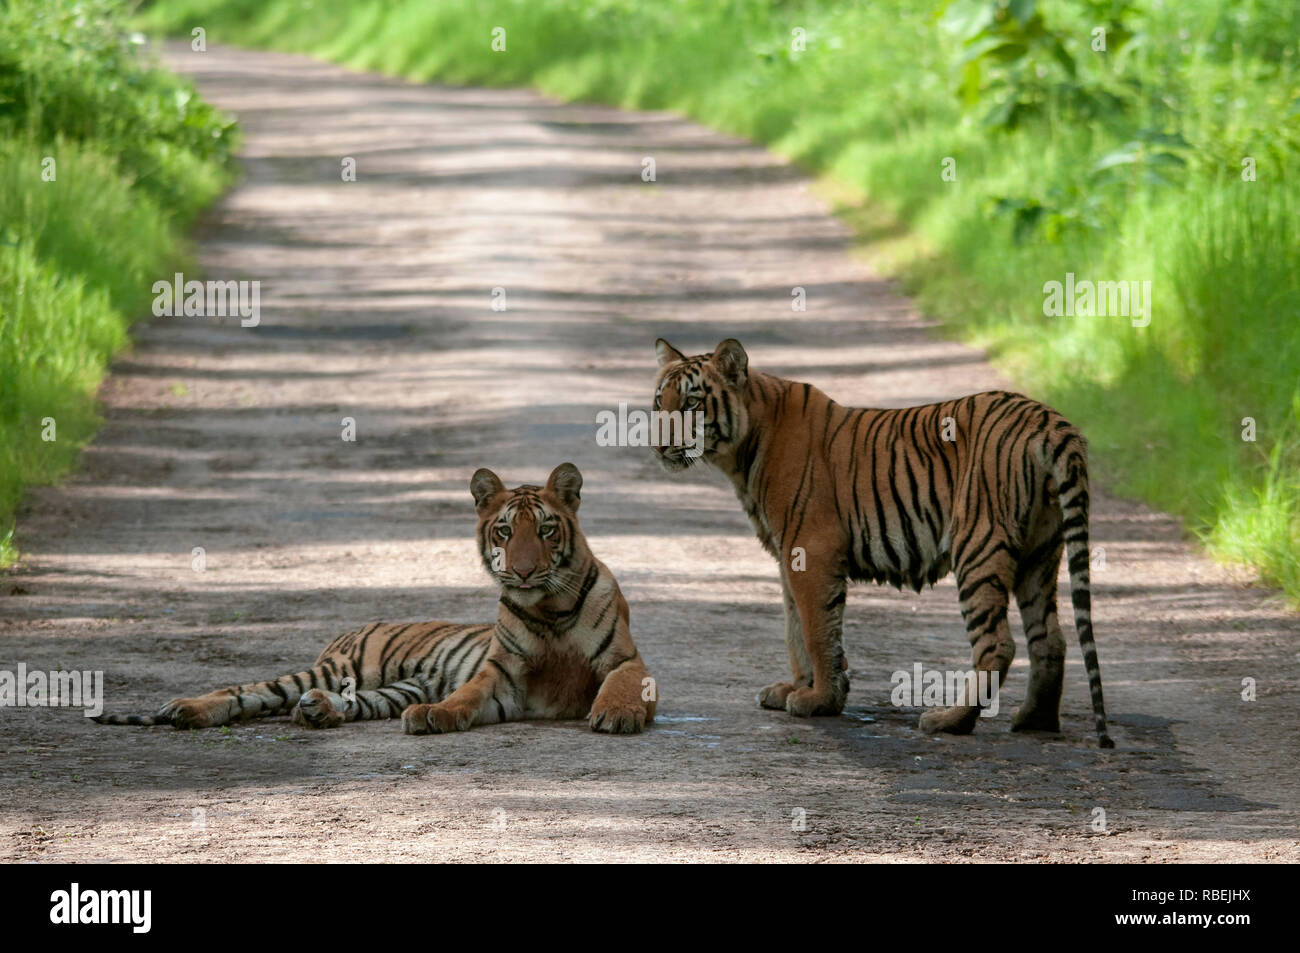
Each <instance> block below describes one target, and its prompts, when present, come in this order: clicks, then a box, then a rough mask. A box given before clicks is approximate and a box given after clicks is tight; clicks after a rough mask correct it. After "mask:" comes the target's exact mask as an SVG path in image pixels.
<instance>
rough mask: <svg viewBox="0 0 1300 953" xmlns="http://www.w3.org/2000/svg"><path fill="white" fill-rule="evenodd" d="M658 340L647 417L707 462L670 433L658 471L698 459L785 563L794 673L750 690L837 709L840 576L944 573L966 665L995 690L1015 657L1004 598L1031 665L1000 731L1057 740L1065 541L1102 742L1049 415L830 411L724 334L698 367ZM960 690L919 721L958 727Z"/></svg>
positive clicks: (808, 710) (1074, 450)
mask: <svg viewBox="0 0 1300 953" xmlns="http://www.w3.org/2000/svg"><path fill="white" fill-rule="evenodd" d="M655 347H656V352H657V354H658V358H659V372H658V375H657V377H656V382H655V393H654V409H655V410H657V411H661V412H667V413H670V414H671V413H672V412H673V411H680V412H682V416H683V418H686V419H691V418H693V419H697V420H702V426H703V428H704V437H703V441H702V450H703V452H702V453H697V452H696V451H695V450H694V449H692V448H688V447H686V446H685V444H684V441H683V438H685V436H686V434H684V433H682V432H681V431H679V434H678V440H677V441H675V442H669V441H667V440H664V441H663V442H662V443H659V444H658V445H656V446H655V451H656V453H657V454H658V456H659V460H660V462H661V463H662V464H663V466H664V467H665V468H666V469H668V470H670V471H679V470H683V469H685V468H687V467H689V466H691V465H692V464H694V463H696V462H698V461H699V460H703V461H704V462H706V463H708V464H710V465H711V466H713V467H714V468H715V469H717V470H719V471H721V472H722V473H723V474H724V475H725V476H726V477H727V478H728V479H729V480H730V481H731V483H732V486H733V487H734V488H735V491H736V495H737V496H738V497H739V498H740V502H741V504H742V505H743V506H744V508H745V512H746V514H747V515H748V516H749V519H750V522H751V523H752V524H753V526H754V529H755V530H756V532H757V533H758V538H759V541H760V542H762V544H763V546H764V547H765V548H766V549H767V551H768V552H769V553H771V554H772V555H773V556H774V557H776V560H777V562H778V564H779V565H780V567H781V588H782V592H783V594H784V602H785V639H786V646H787V649H788V650H789V655H790V670H791V673H792V676H793V677H792V679H791V680H790V681H788V682H785V681H782V682H777V683H775V684H773V685H768V686H767V687H766V688H763V689H762V690H761V691H760V692H759V695H758V702H759V704H760V705H762V706H763V707H764V708H778V709H779V708H784V709H785V710H786V711H788V712H790V713H791V714H793V715H802V716H808V715H835V714H839V713H840V712H841V711H842V710H843V708H844V702H845V698H846V696H847V695H848V690H849V679H848V672H847V670H846V666H845V660H844V649H843V646H842V644H841V623H842V621H843V617H844V598H845V587H846V584H847V582H848V581H850V580H853V581H859V580H872V581H875V582H888V583H890V584H892V585H894V586H897V587H899V588H902V586H903V585H908V586H911V587H913V588H915V589H916V590H917V591H918V592H919V591H920V589H921V587H922V585H924V584H930V585H933V584H934V582H935V580H937V579H938V578H939V577H941V576H944V575H946V574H947V573H948V572H949V571H950V570H952V571H954V572H955V573H956V576H957V586H958V591H959V595H960V599H961V611H962V617H963V619H964V620H965V623H966V630H967V634H968V636H969V637H970V642H971V647H972V655H973V658H974V664H975V669H976V671H977V672H979V671H985V672H988V673H989V675H988V676H987V677H989V678H990V679H991V678H992V673H993V672H997V674H998V681H997V685H998V686H1001V684H1002V682H1003V681H1005V679H1006V674H1007V669H1008V667H1009V666H1010V665H1011V660H1012V658H1013V656H1014V655H1015V642H1013V641H1012V638H1011V631H1010V626H1009V624H1008V622H1007V605H1008V600H1009V599H1010V596H1011V595H1012V594H1014V595H1015V597H1016V601H1017V603H1018V604H1019V606H1020V613H1021V616H1022V618H1023V620H1024V626H1025V635H1026V638H1027V640H1028V643H1029V661H1030V669H1029V691H1028V694H1027V697H1026V700H1025V704H1024V705H1023V706H1022V707H1021V708H1020V709H1019V711H1017V712H1016V714H1015V717H1014V719H1013V721H1012V726H1011V727H1012V730H1013V731H1014V730H1041V731H1052V732H1056V731H1059V730H1060V715H1059V711H1060V704H1061V689H1062V684H1063V681H1064V675H1065V638H1064V636H1062V634H1061V628H1060V625H1059V624H1058V622H1057V617H1056V574H1057V570H1058V568H1059V566H1060V562H1061V552H1062V549H1064V550H1065V551H1066V552H1067V553H1068V555H1069V563H1068V565H1069V571H1070V585H1071V590H1072V596H1073V603H1074V617H1075V626H1076V628H1077V629H1078V634H1079V645H1080V647H1081V648H1082V650H1083V660H1084V664H1085V665H1086V666H1087V670H1088V685H1089V688H1090V689H1091V691H1092V708H1093V712H1094V714H1095V716H1096V723H1097V739H1098V742H1099V743H1100V745H1101V747H1103V748H1111V747H1114V742H1112V741H1111V739H1110V736H1109V735H1108V734H1107V731H1106V711H1105V706H1104V704H1103V702H1102V693H1101V671H1100V668H1099V666H1098V662H1097V649H1096V646H1095V645H1094V644H1093V640H1092V622H1091V615H1090V611H1091V610H1090V606H1091V599H1090V591H1089V576H1088V568H1089V567H1088V471H1087V459H1086V444H1085V442H1084V439H1083V437H1082V436H1081V435H1080V434H1079V432H1078V431H1077V430H1076V429H1075V428H1074V427H1073V426H1071V425H1070V424H1069V423H1068V422H1067V421H1066V420H1065V419H1064V418H1062V417H1061V416H1060V414H1058V413H1056V411H1054V410H1052V409H1051V408H1050V407H1047V406H1045V405H1043V404H1041V403H1039V402H1037V401H1035V400H1031V399H1029V398H1028V397H1024V396H1021V395H1020V394H1011V393H1006V392H1004V391H991V392H988V393H983V394H973V395H971V396H969V397H960V398H957V399H955V400H948V401H943V402H941V403H937V404H926V405H924V406H920V407H907V408H903V409H898V410H875V409H866V408H853V407H843V406H841V405H839V404H837V403H835V401H833V400H831V399H830V398H829V397H827V396H826V395H825V394H824V393H822V392H821V391H820V390H818V389H817V388H816V387H813V386H812V385H811V384H803V383H797V382H795V381H790V380H785V379H784V378H780V377H776V376H774V375H771V374H763V373H761V372H759V371H755V370H750V368H749V359H748V356H747V355H746V353H745V349H744V347H742V346H741V344H740V342H739V341H737V340H735V339H728V340H726V341H723V342H722V343H721V344H719V345H718V346H717V348H716V349H715V350H714V351H713V353H712V354H700V355H696V356H695V357H687V356H686V355H684V354H682V353H681V352H680V351H678V350H677V349H676V348H674V347H673V346H672V345H671V344H669V343H668V342H667V341H665V340H663V339H662V338H661V339H659V341H657V342H656V346H655ZM698 414H702V415H703V416H702V417H699V416H696V415H698ZM688 415H689V416H688ZM695 439H696V440H697V441H698V440H699V436H698V434H696V435H695ZM698 445H699V444H697V446H698ZM796 554H797V555H798V557H799V562H800V563H801V564H802V567H801V568H802V571H799V570H796V568H795V567H794V565H793V562H794V556H795V555H796ZM963 692H964V694H963V695H962V697H960V698H958V699H957V702H958V704H956V705H955V706H953V707H951V708H945V709H942V710H938V709H936V710H930V711H927V712H925V714H923V715H922V716H921V722H920V727H921V729H922V730H923V731H926V732H931V733H933V732H939V731H947V732H952V733H954V734H965V733H967V732H969V731H971V730H972V729H973V728H974V726H975V722H976V720H977V718H978V716H979V710H980V709H979V698H978V695H977V692H976V685H975V680H974V679H968V680H967V682H966V685H965V687H964V689H963Z"/></svg>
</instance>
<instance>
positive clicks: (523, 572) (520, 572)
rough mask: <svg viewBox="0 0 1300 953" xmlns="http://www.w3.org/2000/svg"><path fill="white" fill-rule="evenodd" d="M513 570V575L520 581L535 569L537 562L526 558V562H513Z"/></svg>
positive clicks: (525, 578)
mask: <svg viewBox="0 0 1300 953" xmlns="http://www.w3.org/2000/svg"><path fill="white" fill-rule="evenodd" d="M514 570H515V575H516V576H518V577H519V578H520V580H521V581H524V580H527V579H528V577H529V576H531V575H532V574H533V573H534V572H535V571H536V570H537V563H536V562H534V561H532V560H528V561H527V562H525V561H522V560H521V561H519V562H517V563H515V565H514Z"/></svg>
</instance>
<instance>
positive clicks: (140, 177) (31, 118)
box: [0, 0, 232, 565]
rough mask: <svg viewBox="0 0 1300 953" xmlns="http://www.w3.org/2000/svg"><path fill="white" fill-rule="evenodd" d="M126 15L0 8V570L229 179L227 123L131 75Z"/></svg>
mask: <svg viewBox="0 0 1300 953" xmlns="http://www.w3.org/2000/svg"><path fill="white" fill-rule="evenodd" d="M124 14H125V8H124V7H123V6H122V4H120V3H110V2H107V0H77V2H72V0H6V2H4V3H3V4H0V341H2V342H3V347H2V348H0V565H3V564H5V563H7V562H9V561H12V559H13V557H14V555H15V553H14V548H13V531H12V514H13V512H14V509H15V507H16V506H17V504H18V502H19V500H20V498H21V496H22V492H23V490H24V489H25V488H26V487H27V486H30V485H33V484H38V483H48V482H52V481H54V480H56V479H58V478H59V477H60V476H61V475H62V474H63V473H65V472H66V471H67V470H68V469H69V468H70V467H71V466H73V464H74V463H75V461H76V457H77V453H78V451H79V449H80V447H81V446H82V445H83V444H84V443H85V441H86V440H88V439H89V438H90V437H91V436H92V435H93V433H94V430H95V427H96V425H97V423H98V420H97V416H96V413H95V400H94V393H95V388H96V386H97V384H98V382H99V379H100V376H101V374H102V373H103V369H104V366H105V364H106V363H107V361H108V359H109V357H110V356H111V355H112V354H113V352H114V351H116V350H117V349H118V348H119V347H121V346H122V344H123V343H124V341H125V340H126V328H127V326H128V324H129V323H130V321H131V320H132V319H133V318H134V317H136V316H137V315H138V314H140V313H142V311H143V309H144V308H145V306H146V304H147V302H148V300H149V288H150V286H151V285H152V282H153V280H154V279H155V277H156V276H158V275H159V274H164V273H166V272H167V270H168V266H169V265H171V264H173V263H174V262H175V261H176V259H177V255H178V245H179V241H180V235H181V233H182V230H183V229H184V227H185V226H186V225H187V224H188V223H189V221H190V220H191V218H192V217H193V215H194V214H195V213H196V212H197V210H198V209H199V208H201V207H202V206H203V205H204V204H206V203H207V202H209V201H211V200H212V199H213V198H214V197H215V196H216V195H217V194H218V192H219V191H220V190H221V188H222V187H223V186H224V184H225V183H226V181H228V178H229V173H228V162H229V150H230V149H231V147H232V127H231V125H230V123H229V122H228V121H227V120H225V119H224V118H222V117H220V116H219V115H217V114H216V113H215V112H214V111H213V110H212V109H211V107H209V106H207V105H206V104H204V103H202V102H201V101H200V100H198V99H197V97H195V96H194V94H193V92H192V90H190V89H189V88H188V87H186V86H185V85H183V84H182V83H180V82H179V81H178V80H177V79H176V78H175V77H173V76H171V75H169V74H167V73H164V72H162V71H159V70H156V69H153V68H151V67H149V66H148V65H147V64H146V63H145V62H144V61H143V60H142V59H141V57H140V56H139V55H138V54H139V51H138V49H137V44H136V43H134V42H132V40H131V38H130V34H129V33H128V30H127V27H126V22H125V20H124ZM46 421H53V428H52V433H53V436H54V438H55V439H53V440H49V439H44V437H46V436H48V435H50V433H51V428H50V427H49V426H48V425H47V423H46Z"/></svg>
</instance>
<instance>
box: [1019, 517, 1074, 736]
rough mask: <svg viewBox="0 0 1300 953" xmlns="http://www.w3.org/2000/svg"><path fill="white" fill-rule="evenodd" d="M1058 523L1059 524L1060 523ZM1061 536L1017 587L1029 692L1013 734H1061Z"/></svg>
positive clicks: (1062, 653) (1050, 543) (1062, 639)
mask: <svg viewBox="0 0 1300 953" xmlns="http://www.w3.org/2000/svg"><path fill="white" fill-rule="evenodd" d="M1058 523H1059V520H1058ZM1061 549H1062V542H1061V539H1060V537H1059V535H1058V536H1057V537H1056V538H1055V540H1054V541H1053V540H1048V541H1047V547H1046V551H1047V553H1048V555H1047V556H1046V558H1045V559H1044V560H1043V561H1042V562H1041V563H1040V564H1039V565H1036V566H1033V567H1032V568H1031V570H1030V575H1029V576H1028V578H1026V579H1025V580H1024V581H1023V582H1022V583H1020V584H1019V585H1018V586H1017V587H1016V602H1017V603H1018V604H1019V606H1020V617H1021V619H1022V620H1023V621H1024V624H1025V640H1026V642H1027V643H1028V645H1029V690H1028V692H1027V693H1026V695H1025V702H1024V704H1023V705H1021V706H1020V708H1019V709H1018V710H1017V711H1016V713H1015V715H1013V716H1012V719H1011V730H1012V731H1050V732H1056V733H1059V732H1060V730H1061V689H1062V687H1063V686H1064V684H1065V636H1064V634H1063V633H1062V632H1061V626H1060V623H1059V621H1058V620H1057V617H1056V575H1057V572H1058V570H1059V567H1060V564H1061Z"/></svg>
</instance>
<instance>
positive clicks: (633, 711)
mask: <svg viewBox="0 0 1300 953" xmlns="http://www.w3.org/2000/svg"><path fill="white" fill-rule="evenodd" d="M588 723H589V724H590V725H591V730H592V731H605V732H608V733H609V734H611V735H634V734H637V733H638V732H639V731H641V729H643V728H644V727H645V723H646V708H645V706H644V705H642V704H640V703H631V704H620V703H618V702H613V701H604V700H602V699H599V698H597V699H596V702H595V704H593V705H592V706H591V717H590V718H589V719H588Z"/></svg>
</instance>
